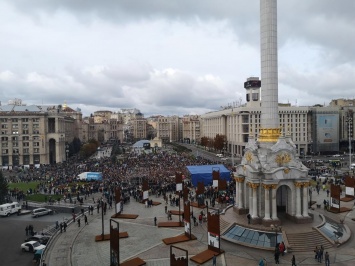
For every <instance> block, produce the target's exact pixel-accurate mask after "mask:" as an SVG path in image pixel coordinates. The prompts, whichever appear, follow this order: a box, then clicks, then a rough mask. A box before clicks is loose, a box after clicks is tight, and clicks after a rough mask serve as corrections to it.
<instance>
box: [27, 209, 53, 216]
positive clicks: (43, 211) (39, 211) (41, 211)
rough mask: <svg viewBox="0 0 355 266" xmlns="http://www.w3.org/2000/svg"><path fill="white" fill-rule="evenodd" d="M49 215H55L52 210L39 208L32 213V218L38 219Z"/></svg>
mask: <svg viewBox="0 0 355 266" xmlns="http://www.w3.org/2000/svg"><path fill="white" fill-rule="evenodd" d="M47 214H53V211H52V210H51V209H46V208H38V209H34V210H33V211H32V213H31V215H32V217H34V218H37V217H39V216H43V215H47Z"/></svg>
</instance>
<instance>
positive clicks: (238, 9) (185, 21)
mask: <svg viewBox="0 0 355 266" xmlns="http://www.w3.org/2000/svg"><path fill="white" fill-rule="evenodd" d="M259 14H260V8H259V0H248V1H247V0H243V1H240V0H239V1H237V0H223V1H216V0H193V1H192V0H144V1H142V0H140V1H139V0H105V1H103V0H101V1H99V0H97V1H94V0H50V1H49V0H35V1H28V0H2V1H0V34H1V41H0V101H1V102H2V104H7V101H8V100H10V99H14V98H20V99H22V100H23V102H25V103H27V104H63V103H64V102H67V104H68V105H69V106H70V107H72V108H74V109H75V108H77V107H78V108H81V110H82V112H83V114H84V115H89V114H90V113H92V112H94V111H96V110H103V109H105V110H111V111H118V110H119V109H121V108H138V109H140V110H141V112H142V113H144V115H145V116H146V117H147V116H149V115H154V114H163V115H174V114H177V115H184V114H203V113H206V112H208V111H211V110H218V109H219V108H220V107H221V106H226V105H227V104H231V103H234V102H241V103H245V89H244V88H243V83H244V81H246V79H247V78H248V77H250V76H259V77H260V42H259V33H260V26H259ZM354 25H355V1H354V0H341V1H334V0H287V1H286V0H283V1H278V41H279V102H283V103H286V102H290V103H291V104H292V105H298V106H305V105H314V104H318V103H319V104H326V105H327V104H329V102H330V100H331V99H335V98H351V99H352V98H354V97H355V85H354V80H355V48H354V44H355V27H354Z"/></svg>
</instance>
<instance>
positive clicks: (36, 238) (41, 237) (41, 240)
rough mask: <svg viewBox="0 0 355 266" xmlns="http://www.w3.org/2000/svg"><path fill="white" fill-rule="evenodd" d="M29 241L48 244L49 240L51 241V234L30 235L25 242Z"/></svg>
mask: <svg viewBox="0 0 355 266" xmlns="http://www.w3.org/2000/svg"><path fill="white" fill-rule="evenodd" d="M29 241H37V242H39V243H40V244H42V245H47V243H48V241H49V236H44V235H34V236H30V237H29V238H27V239H26V240H25V242H29Z"/></svg>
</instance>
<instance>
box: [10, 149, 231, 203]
mask: <svg viewBox="0 0 355 266" xmlns="http://www.w3.org/2000/svg"><path fill="white" fill-rule="evenodd" d="M215 163H216V162H212V161H209V160H206V159H204V158H201V157H197V158H196V157H195V156H193V155H191V153H180V154H179V153H176V152H172V151H171V150H161V151H158V152H157V153H148V154H145V153H141V154H137V153H134V152H132V153H131V154H129V155H128V156H127V157H126V158H125V159H123V160H116V159H113V158H112V157H100V158H95V159H90V160H80V159H78V158H72V159H69V161H68V162H66V163H61V164H53V165H40V166H39V168H31V169H30V168H23V169H20V171H18V172H15V171H14V170H13V171H12V172H11V173H8V176H9V179H10V180H11V181H12V182H31V181H39V184H38V185H37V187H36V189H34V190H32V189H30V190H28V191H27V192H23V191H21V190H19V189H16V188H15V189H12V190H11V191H10V194H11V197H12V198H15V199H16V200H17V201H21V200H23V199H25V196H26V194H27V195H28V194H37V193H42V194H45V195H46V201H48V202H49V203H51V202H53V201H54V200H53V199H52V196H53V195H61V197H62V200H64V201H66V202H70V203H76V202H82V201H83V198H84V199H87V198H90V197H91V195H92V194H93V193H97V192H100V193H103V194H104V195H105V196H106V199H107V202H111V204H112V195H114V189H115V187H117V186H119V187H121V191H122V195H123V196H124V199H125V201H126V200H128V199H129V197H130V196H133V197H134V198H135V199H136V200H140V199H141V198H140V197H141V190H142V187H141V184H142V180H147V181H148V182H149V189H150V194H151V195H156V196H160V195H163V196H167V194H168V193H174V192H175V190H176V188H175V174H176V172H181V173H182V174H183V177H187V176H188V170H187V168H186V166H188V165H207V164H215ZM83 172H101V173H102V176H103V180H102V181H87V182H85V181H82V180H79V179H78V175H79V174H81V173H83ZM185 184H187V185H188V186H189V187H190V188H192V185H191V183H190V182H185ZM211 185H212V184H211ZM211 185H209V186H206V191H205V197H206V198H210V199H212V198H213V201H214V199H216V198H218V197H219V196H218V195H217V194H214V193H217V192H215V191H214V190H213V188H212V186H211ZM226 194H227V199H228V198H230V197H231V195H230V194H233V186H232V187H231V188H230V189H228V191H226ZM226 194H224V195H223V198H225V196H226ZM111 204H110V205H111Z"/></svg>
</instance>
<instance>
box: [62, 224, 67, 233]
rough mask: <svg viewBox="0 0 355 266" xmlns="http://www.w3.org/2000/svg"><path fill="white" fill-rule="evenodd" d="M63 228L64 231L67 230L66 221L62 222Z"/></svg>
mask: <svg viewBox="0 0 355 266" xmlns="http://www.w3.org/2000/svg"><path fill="white" fill-rule="evenodd" d="M63 229H64V232H66V231H67V223H66V222H64V224H63Z"/></svg>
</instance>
